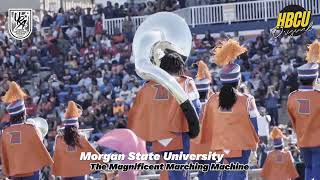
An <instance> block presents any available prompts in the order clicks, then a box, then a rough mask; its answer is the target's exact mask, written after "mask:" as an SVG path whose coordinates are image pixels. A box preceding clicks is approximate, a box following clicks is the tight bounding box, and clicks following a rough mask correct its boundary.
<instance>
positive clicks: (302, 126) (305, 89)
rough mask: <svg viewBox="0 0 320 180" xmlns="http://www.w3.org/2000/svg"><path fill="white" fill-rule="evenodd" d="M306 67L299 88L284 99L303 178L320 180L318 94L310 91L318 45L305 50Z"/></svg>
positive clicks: (300, 71) (300, 70)
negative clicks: (300, 159) (297, 148)
mask: <svg viewBox="0 0 320 180" xmlns="http://www.w3.org/2000/svg"><path fill="white" fill-rule="evenodd" d="M306 60H307V61H308V62H307V63H306V64H304V65H302V66H300V67H299V68H298V69H297V70H298V78H299V80H300V87H299V89H298V90H297V91H294V92H292V93H291V94H290V95H289V97H288V112H289V116H290V118H291V123H292V126H293V128H294V130H295V131H296V134H297V139H298V146H299V147H300V150H301V155H302V157H303V159H304V163H305V179H307V180H309V179H315V180H319V179H320V171H319V169H320V138H319V137H320V129H319V127H320V121H319V113H320V106H319V103H320V92H319V91H318V90H316V89H315V88H314V84H315V82H316V80H317V78H318V75H319V72H318V71H319V70H318V69H319V65H318V64H317V63H320V43H319V42H318V41H317V40H316V41H315V42H313V43H312V44H311V45H310V46H309V49H308V52H307V57H306Z"/></svg>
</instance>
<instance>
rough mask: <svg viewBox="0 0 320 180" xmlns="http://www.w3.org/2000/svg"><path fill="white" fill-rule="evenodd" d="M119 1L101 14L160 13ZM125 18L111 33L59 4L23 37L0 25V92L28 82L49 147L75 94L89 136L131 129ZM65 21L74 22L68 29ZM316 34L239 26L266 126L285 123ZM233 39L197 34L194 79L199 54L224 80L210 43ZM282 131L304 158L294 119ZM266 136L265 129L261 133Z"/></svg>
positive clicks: (247, 88)
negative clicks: (256, 31)
mask: <svg viewBox="0 0 320 180" xmlns="http://www.w3.org/2000/svg"><path fill="white" fill-rule="evenodd" d="M186 1H187V0H186ZM164 2H167V1H164ZM170 2H171V5H172V6H164V7H165V9H164V10H167V11H171V10H174V9H175V8H176V7H175V6H174V5H175V3H173V2H175V0H172V1H170ZM179 2H180V3H181V1H179ZM118 6H119V5H117V4H115V5H114V6H112V5H111V4H109V6H107V7H104V8H100V9H98V10H97V13H98V14H99V13H102V14H103V15H104V16H105V17H107V18H112V17H122V16H126V15H128V14H127V13H129V14H130V13H133V14H135V13H139V12H141V11H140V9H139V8H143V9H144V10H143V13H146V14H151V13H154V12H156V11H157V8H156V4H155V2H148V3H147V6H146V7H139V8H137V9H132V8H130V7H129V5H128V4H124V5H121V6H119V7H118ZM130 9H131V10H130ZM136 10H138V11H137V12H136ZM162 10H163V9H162ZM123 12H124V14H122V13H123ZM133 14H130V15H133ZM80 20H81V22H82V23H83V26H84V27H85V31H84V34H81V31H80V29H79V28H78V27H77V26H76V25H78V23H79V22H80ZM126 21H127V22H126V23H124V28H123V30H124V33H117V34H116V35H110V34H106V33H105V31H104V30H103V28H102V20H101V16H97V15H92V14H91V13H90V9H88V12H86V13H85V9H81V8H78V7H77V8H75V9H71V10H69V11H63V10H62V9H60V10H59V12H58V13H56V14H54V15H53V16H51V15H49V14H48V13H45V15H44V17H43V19H42V22H41V27H48V29H47V30H46V31H45V32H40V31H39V30H37V31H34V32H33V33H32V35H31V36H30V37H29V38H28V39H26V40H24V41H15V40H13V39H11V38H9V37H8V36H7V34H6V33H5V31H4V29H1V31H0V72H2V73H1V74H0V94H1V95H3V94H4V93H5V91H6V89H7V88H8V85H9V82H10V81H11V80H14V81H16V82H17V83H19V84H20V85H21V86H22V87H24V89H25V90H26V91H27V92H28V95H29V98H28V100H27V103H26V106H27V113H28V116H29V117H36V116H41V117H43V118H45V119H46V120H47V121H48V123H49V126H50V131H49V134H48V141H47V143H48V148H49V150H51V151H52V145H53V142H54V137H55V135H56V133H57V131H56V130H57V129H58V128H59V126H60V125H61V119H62V117H63V113H64V109H65V107H66V103H67V102H68V101H69V100H73V101H76V102H77V103H78V104H79V105H81V107H82V108H83V114H82V117H81V118H80V128H94V131H93V136H92V138H91V140H97V139H98V138H99V137H100V136H101V135H103V134H104V133H105V132H106V131H108V130H110V129H113V128H121V127H126V122H127V115H128V111H129V109H130V106H131V105H132V103H133V100H134V98H135V95H136V92H137V91H138V90H139V88H140V87H141V85H142V84H143V80H142V79H140V78H139V77H138V76H137V75H136V74H135V69H134V64H133V61H132V56H131V53H132V44H131V43H132V38H133V35H134V27H133V24H132V22H131V20H130V18H129V17H128V18H127V20H126ZM130 22H131V23H130ZM63 25H69V26H68V27H67V28H62V27H61V26H63ZM74 25H75V26H74ZM82 36H83V37H84V38H82ZM316 36H317V35H316V33H315V31H311V32H308V33H306V34H303V35H301V36H300V37H298V38H291V37H282V38H277V39H275V38H273V37H272V35H271V34H270V33H269V31H268V30H265V31H263V32H262V33H261V34H260V35H258V36H257V37H255V38H248V37H244V36H239V35H238V33H237V32H235V36H234V37H233V38H236V39H237V40H239V42H240V43H241V44H242V45H245V46H246V47H247V48H248V53H246V54H244V55H242V56H241V58H240V59H238V60H237V63H238V64H240V65H241V69H242V81H243V84H242V85H241V90H242V91H243V92H247V93H250V94H252V95H254V96H255V98H256V103H257V106H259V110H261V112H260V113H261V114H262V116H261V117H260V118H262V119H263V120H265V121H266V123H264V124H263V125H262V127H264V128H265V129H266V131H268V130H269V125H270V126H273V125H279V122H280V121H281V117H279V114H278V111H279V108H282V107H284V106H285V98H286V97H287V95H288V93H289V92H292V91H294V90H296V89H297V88H298V81H297V73H296V71H295V67H297V66H299V65H300V64H302V63H303V61H304V57H305V52H306V48H307V47H306V45H307V44H309V43H310V42H312V40H314V39H315V38H316ZM227 38H230V37H229V36H228V35H226V34H225V33H223V32H222V33H221V34H220V35H219V37H213V36H211V34H210V32H209V31H208V32H207V33H206V34H205V36H204V37H202V36H199V35H196V34H194V35H193V48H192V52H191V56H190V57H189V60H188V62H187V67H186V74H187V75H189V76H192V77H195V74H196V69H195V67H194V66H193V64H194V63H195V62H196V61H198V60H203V61H205V62H206V63H207V64H208V66H209V68H210V72H211V75H212V82H211V85H212V89H213V90H214V91H218V89H219V86H220V84H219V76H218V74H219V73H218V72H219V67H217V66H216V65H215V64H214V63H213V61H214V60H213V59H212V54H211V49H212V48H214V47H215V46H216V45H217V44H218V43H219V42H220V41H223V40H225V39H227ZM0 106H1V107H0V109H1V112H0V117H2V121H5V120H6V118H7V116H6V113H5V112H4V109H5V108H4V104H3V103H1V104H0ZM284 108H285V107H284ZM267 114H268V116H267ZM261 121H262V120H261ZM266 126H268V127H266ZM283 130H284V133H285V134H286V135H287V137H288V138H287V140H288V141H287V144H288V145H289V146H290V148H291V149H292V151H293V152H294V153H293V155H294V158H295V160H296V161H297V162H298V161H300V157H299V152H298V150H297V148H296V146H295V145H294V144H295V142H294V141H295V138H294V133H293V131H292V130H291V129H290V125H287V124H285V125H283ZM268 134H269V132H264V133H261V135H260V136H261V137H264V136H268ZM262 139H265V140H264V141H261V144H260V148H259V155H258V157H260V158H259V160H261V159H263V155H265V154H264V153H265V152H266V150H267V149H268V148H269V146H268V141H267V139H268V138H267V137H264V138H262Z"/></svg>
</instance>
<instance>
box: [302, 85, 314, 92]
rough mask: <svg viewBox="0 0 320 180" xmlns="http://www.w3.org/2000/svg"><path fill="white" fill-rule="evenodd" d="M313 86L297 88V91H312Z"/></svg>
mask: <svg viewBox="0 0 320 180" xmlns="http://www.w3.org/2000/svg"><path fill="white" fill-rule="evenodd" d="M314 89H315V88H314V86H299V91H313V90H314Z"/></svg>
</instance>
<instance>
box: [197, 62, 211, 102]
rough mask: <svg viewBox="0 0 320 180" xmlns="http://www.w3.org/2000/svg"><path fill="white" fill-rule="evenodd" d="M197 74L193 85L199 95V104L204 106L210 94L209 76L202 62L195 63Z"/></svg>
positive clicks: (206, 67) (207, 69)
mask: <svg viewBox="0 0 320 180" xmlns="http://www.w3.org/2000/svg"><path fill="white" fill-rule="evenodd" d="M196 65H197V67H198V72H197V75H196V79H195V84H196V87H197V89H198V92H199V95H200V102H201V103H202V104H204V103H205V102H206V101H207V100H208V98H209V93H210V84H211V79H212V78H211V74H210V71H209V68H208V66H207V65H206V63H205V62H203V61H202V60H200V61H198V62H196Z"/></svg>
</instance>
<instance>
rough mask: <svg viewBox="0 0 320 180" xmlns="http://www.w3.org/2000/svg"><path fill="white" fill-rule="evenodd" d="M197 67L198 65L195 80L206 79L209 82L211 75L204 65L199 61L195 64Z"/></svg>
mask: <svg viewBox="0 0 320 180" xmlns="http://www.w3.org/2000/svg"><path fill="white" fill-rule="evenodd" d="M197 65H198V72H197V75H196V78H197V79H198V80H201V79H204V78H207V79H209V80H210V81H211V74H210V71H209V68H208V66H207V65H206V63H205V62H203V61H202V60H200V61H198V62H197Z"/></svg>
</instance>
